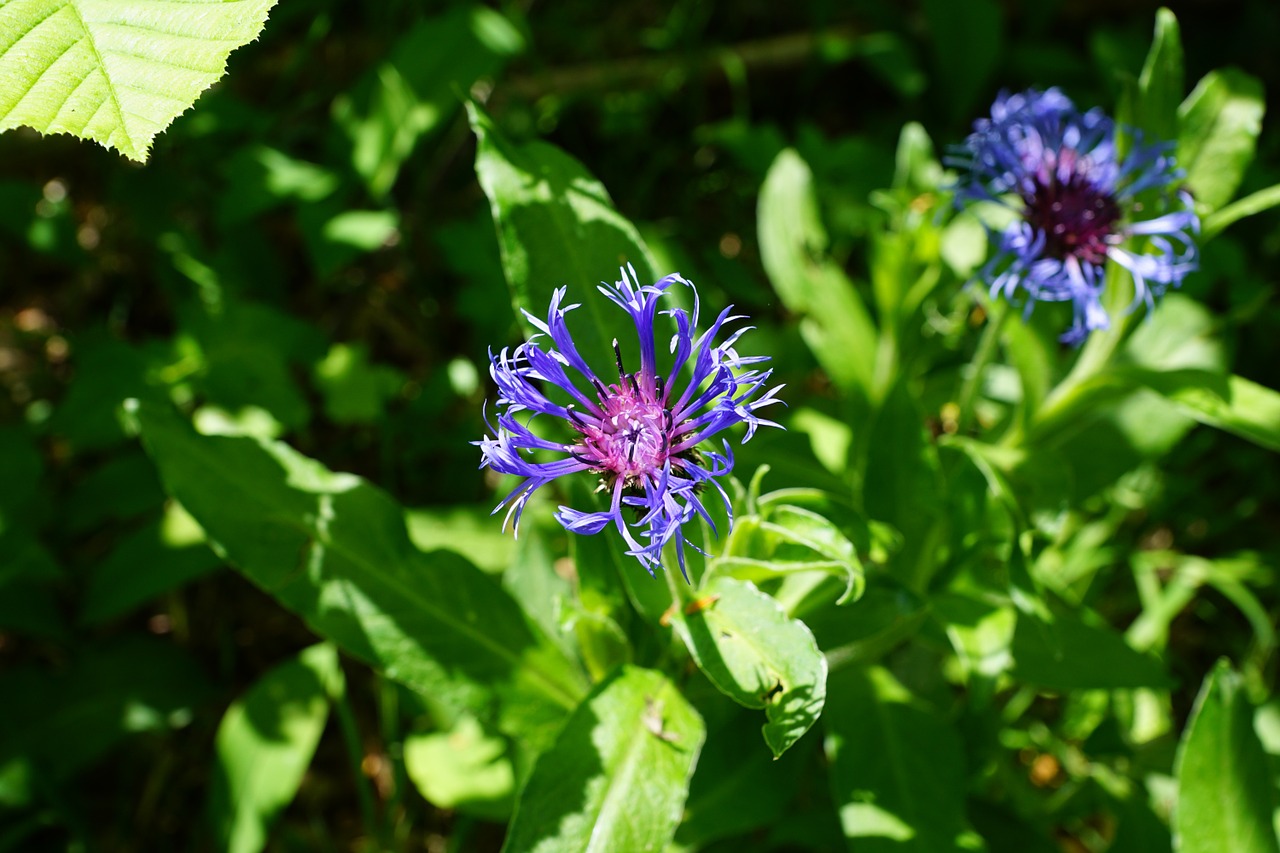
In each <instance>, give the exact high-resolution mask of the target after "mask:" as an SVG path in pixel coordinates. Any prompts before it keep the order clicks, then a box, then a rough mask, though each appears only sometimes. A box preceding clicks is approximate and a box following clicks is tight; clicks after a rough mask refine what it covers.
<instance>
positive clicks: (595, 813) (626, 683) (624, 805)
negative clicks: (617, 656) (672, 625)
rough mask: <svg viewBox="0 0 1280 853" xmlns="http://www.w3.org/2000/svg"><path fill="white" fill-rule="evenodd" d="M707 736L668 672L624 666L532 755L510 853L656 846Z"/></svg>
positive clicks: (664, 838)
mask: <svg viewBox="0 0 1280 853" xmlns="http://www.w3.org/2000/svg"><path fill="white" fill-rule="evenodd" d="M705 735H706V730H705V728H704V726H703V724H702V718H701V717H699V716H698V712H697V711H695V710H694V709H693V707H692V706H691V705H689V703H688V702H687V701H686V700H685V698H684V697H683V696H682V695H681V694H680V692H679V690H677V689H676V687H675V685H673V684H672V683H671V682H670V681H668V680H667V678H666V676H664V675H662V674H661V673H659V672H654V671H653V670H647V669H639V668H636V667H630V666H625V667H622V668H620V669H619V670H618V671H617V672H616V673H615V675H614V676H613V677H612V678H610V679H608V680H606V681H604V682H601V683H600V684H599V685H598V686H597V687H596V689H595V691H594V692H593V693H592V694H591V695H590V696H589V697H588V698H587V700H586V701H585V702H583V703H582V704H581V705H580V706H579V707H578V709H577V710H576V711H574V713H573V716H572V717H570V718H569V721H568V722H567V723H566V724H565V727H564V730H563V731H562V732H561V733H560V737H559V738H557V739H556V742H555V745H554V746H552V747H551V749H549V750H548V751H547V752H545V753H543V754H542V756H540V757H539V758H538V763H537V764H536V765H534V768H533V773H532V775H531V776H530V777H529V781H528V782H527V783H526V785H525V787H524V790H523V792H521V794H520V800H519V802H518V803H517V804H516V815H515V819H514V820H513V821H512V824H511V828H510V830H509V832H508V833H507V841H506V844H505V845H504V846H503V848H502V849H503V850H504V851H508V853H581V851H592V853H606V851H613V850H636V851H641V850H651V851H658V850H662V849H663V848H664V847H665V846H666V844H667V843H668V842H669V841H670V840H671V837H672V835H673V834H674V832H675V829H676V823H677V822H678V821H679V820H680V814H681V812H682V811H683V809H684V802H685V798H686V797H687V796H688V792H689V778H690V776H692V775H693V768H694V766H695V765H696V764H697V761H698V753H699V751H700V750H701V749H702V741H703V738H704V737H705Z"/></svg>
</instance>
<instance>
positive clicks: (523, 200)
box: [467, 103, 681, 369]
mask: <svg viewBox="0 0 1280 853" xmlns="http://www.w3.org/2000/svg"><path fill="white" fill-rule="evenodd" d="M467 110H468V113H469V114H470V116H471V129H472V130H473V131H474V132H475V135H476V176H477V177H478V178H479V179H480V186H481V187H482V188H483V189H484V192H485V195H486V196H488V198H489V207H490V210H491V212H492V213H493V221H494V224H495V225H496V227H497V229H498V247H499V248H500V249H501V251H502V268H503V271H504V272H505V273H506V277H507V284H508V286H509V287H510V288H511V300H512V304H513V305H514V306H515V308H516V309H517V317H518V318H519V319H520V320H521V322H523V323H524V324H525V327H526V329H529V330H530V331H532V329H531V327H529V326H528V323H527V322H526V321H524V318H523V316H522V315H520V314H519V313H518V312H519V309H521V308H524V309H526V310H527V311H529V312H530V313H531V314H533V316H535V317H539V318H545V317H546V312H547V306H548V305H549V304H550V302H551V294H552V291H554V290H555V289H556V288H557V287H565V286H567V287H568V288H569V298H568V300H567V303H568V304H573V303H575V302H576V303H580V304H581V305H582V307H581V308H579V309H578V310H577V311H575V312H573V313H572V314H571V315H570V317H569V324H570V327H571V328H572V329H573V332H574V340H575V342H576V343H577V346H578V351H579V352H580V353H582V356H583V358H584V359H585V360H586V361H587V363H588V364H596V365H600V366H601V369H603V366H605V365H612V364H613V360H614V359H613V347H612V345H611V343H612V341H613V340H614V339H617V340H618V341H619V343H620V344H621V345H622V347H623V350H624V352H626V351H627V348H628V347H629V346H634V343H633V342H634V340H635V335H636V333H635V325H634V323H633V322H632V321H631V319H630V317H629V316H628V315H627V313H626V312H625V311H620V310H618V309H617V307H616V306H614V305H613V303H611V302H609V300H607V299H605V298H604V297H602V296H601V295H600V294H599V293H597V292H596V286H597V285H598V284H599V283H600V282H602V281H608V282H613V281H616V280H617V279H618V270H619V268H620V267H622V266H624V265H626V264H631V265H632V266H633V267H634V268H635V271H636V275H637V276H638V277H639V279H640V283H641V284H650V283H652V282H653V281H654V280H655V279H656V277H657V276H656V274H655V273H656V269H655V263H654V261H653V258H652V256H651V255H650V254H649V250H648V249H647V248H646V247H645V245H644V241H643V240H642V239H641V237H640V233H639V232H638V231H637V230H636V228H635V226H634V225H632V224H631V223H630V222H628V221H627V220H626V219H625V218H624V217H623V216H622V215H621V214H619V213H618V212H617V211H616V210H615V209H614V206H613V201H612V200H611V199H610V198H609V193H608V192H607V191H606V190H605V188H604V185H603V184H601V183H600V182H599V181H597V180H596V179H595V178H594V177H592V176H591V173H590V172H588V171H587V170H586V168H585V167H583V165H582V164H581V163H579V162H578V161H577V160H574V159H573V158H572V157H570V156H569V155H568V154H566V153H565V152H563V151H561V150H560V149H559V148H556V147H555V146H553V145H551V144H549V143H546V142H542V141H540V140H531V141H529V142H525V143H523V144H520V143H515V142H512V141H511V140H509V139H507V138H506V137H504V136H503V135H502V133H501V132H500V131H499V130H498V128H497V126H496V125H495V124H494V123H493V120H492V119H490V118H489V117H488V116H487V115H485V113H484V112H483V111H482V110H481V109H480V108H479V107H478V106H476V105H475V104H474V103H469V104H468V105H467ZM677 298H681V297H677ZM660 322H668V321H666V320H665V319H664V320H661V321H660ZM671 328H672V329H674V326H672V327H671ZM658 339H659V340H664V339H665V338H664V336H663V334H662V333H661V331H659V333H658ZM632 363H636V362H634V361H633V362H632Z"/></svg>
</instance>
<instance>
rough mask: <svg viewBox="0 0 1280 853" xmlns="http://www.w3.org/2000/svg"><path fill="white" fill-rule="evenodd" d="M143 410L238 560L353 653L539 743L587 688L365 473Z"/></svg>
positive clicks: (507, 603)
mask: <svg viewBox="0 0 1280 853" xmlns="http://www.w3.org/2000/svg"><path fill="white" fill-rule="evenodd" d="M134 417H135V418H136V420H137V422H138V424H139V426H140V428H141V432H142V437H143V441H144V443H145V445H146V447H147V451H148V452H149V453H150V454H151V456H152V458H153V459H154V460H155V461H156V464H157V465H158V466H159V468H160V474H161V478H162V479H163V480H164V483H165V486H166V487H167V488H168V489H169V491H170V492H171V493H172V494H173V495H174V496H175V497H176V498H177V499H178V500H179V501H181V503H182V505H183V506H184V507H186V508H187V510H188V511H189V512H190V513H191V515H192V516H193V517H194V518H195V519H196V520H197V521H199V522H200V525H201V526H202V527H203V528H204V529H205V531H206V532H207V533H208V535H209V540H210V542H212V543H214V544H215V547H217V548H218V549H219V550H220V551H221V552H222V553H223V555H224V556H225V558H226V559H227V561H228V562H229V563H231V564H232V565H233V566H235V567H236V568H238V569H239V570H240V571H241V572H243V573H244V574H245V575H247V576H248V577H249V578H250V579H251V580H253V581H254V582H255V583H257V584H258V585H259V586H261V587H262V588H263V589H265V590H266V591H267V592H269V593H271V594H272V595H273V596H275V597H276V598H277V599H278V600H279V601H280V603H281V604H283V605H284V606H285V607H288V608H289V609H291V610H293V611H295V612H297V613H298V614H299V615H301V616H302V617H303V618H304V619H305V620H306V621H307V622H308V624H310V625H311V627H312V628H313V629H315V631H316V632H317V633H319V634H321V635H322V636H324V637H327V638H329V639H331V640H333V641H334V642H335V643H337V644H338V645H340V646H342V647H343V648H344V649H346V650H347V651H348V652H350V653H351V654H352V655H355V656H356V657H358V658H361V659H363V660H365V661H368V662H370V663H371V664H373V665H375V666H377V667H379V668H381V669H383V670H384V671H385V672H386V673H387V675H388V676H390V677H391V678H394V679H396V680H398V681H400V682H403V683H404V684H406V685H408V686H409V687H411V688H414V689H416V690H419V691H422V692H424V693H429V694H430V695H431V696H432V697H433V698H434V699H435V700H437V701H440V702H444V703H446V704H447V705H449V706H451V707H453V708H456V709H467V710H470V711H472V712H473V713H475V714H476V715H477V716H479V717H481V718H482V719H484V720H486V721H489V722H491V723H493V724H494V725H496V726H497V727H498V728H499V729H501V730H502V731H503V732H504V733H506V734H509V735H513V736H516V737H519V738H522V739H523V740H524V743H525V744H526V745H528V746H530V747H532V748H534V749H535V750H536V749H537V748H538V747H542V746H545V745H546V743H547V742H548V741H549V738H550V736H552V735H553V734H554V732H555V730H556V729H557V728H558V727H559V724H560V723H561V722H562V721H563V719H564V716H565V714H566V713H567V712H568V711H569V710H571V709H572V708H573V707H574V706H575V705H576V704H577V702H578V700H579V698H580V697H581V696H582V694H583V693H584V692H585V689H584V686H583V684H582V682H581V680H580V676H579V675H578V673H577V670H576V669H575V668H574V667H573V665H572V664H570V662H569V661H568V660H567V658H565V656H564V655H563V653H562V652H560V651H559V650H557V649H556V648H555V647H553V646H552V645H551V644H550V642H549V641H548V640H547V639H546V638H545V637H543V636H542V635H541V633H540V632H539V631H538V630H537V629H535V628H534V627H533V626H532V625H531V624H530V623H529V622H528V621H527V619H526V618H525V616H524V614H523V613H522V612H521V610H520V608H519V607H518V606H517V604H516V602H515V601H514V600H513V599H512V598H511V597H510V595H508V594H507V593H506V591H504V590H503V589H502V588H501V587H500V586H499V585H498V583H497V582H496V581H495V580H493V579H491V578H490V577H488V576H487V575H485V574H483V573H482V572H481V571H480V570H479V569H477V568H476V567H475V566H473V565H472V564H471V563H469V562H467V560H465V559H464V558H463V557H461V556H459V555H458V554H455V553H452V552H450V551H434V552H431V553H423V552H421V551H419V550H418V549H417V548H415V547H414V546H413V544H412V543H411V542H410V540H409V537H408V534H407V532H406V530H405V524H404V515H403V511H402V510H401V508H400V507H399V506H398V505H396V504H395V502H393V501H392V500H391V499H390V498H389V497H388V496H387V495H386V494H384V493H383V492H381V491H379V490H377V489H376V488H374V487H373V486H371V485H369V484H368V483H367V482H365V481H363V480H361V479H360V478H358V477H354V476H351V475H349V474H335V473H333V472H330V471H328V470H327V469H325V468H324V467H323V466H321V465H320V464H319V463H317V462H314V461H313V460H310V459H307V458H306V457H304V456H301V455H300V454H298V453H297V452H296V451H294V450H292V449H291V448H289V447H287V446H286V445H284V444H280V443H276V442H270V441H259V440H257V439H251V438H240V437H236V438H231V437H221V436H218V437H206V436H200V435H197V434H196V433H195V432H194V431H193V430H192V429H191V428H190V427H189V426H188V425H187V424H185V423H182V422H181V421H179V419H178V418H177V417H176V416H175V415H174V414H172V413H171V412H170V411H168V410H166V409H165V408H163V407H161V406H158V405H151V404H145V403H144V404H140V405H138V406H136V407H135V411H134Z"/></svg>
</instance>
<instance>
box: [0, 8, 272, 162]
mask: <svg viewBox="0 0 1280 853" xmlns="http://www.w3.org/2000/svg"><path fill="white" fill-rule="evenodd" d="M275 3H276V0H184V2H181V3H173V2H169V1H168V0H8V2H5V3H2V4H0V130H8V129H9V128H12V127H19V126H20V125H27V126H29V127H33V128H35V129H36V130H38V131H40V132H41V133H70V134H73V135H75V136H79V137H80V138H81V139H92V140H94V141H96V142H100V143H102V144H103V145H105V146H107V147H108V148H114V149H116V150H117V151H119V152H120V153H121V154H123V155H125V156H126V157H129V158H131V159H133V160H139V161H141V160H146V159H147V151H148V149H149V148H150V147H151V140H153V139H154V138H155V137H156V134H158V133H160V132H161V131H162V130H164V129H165V128H166V127H168V126H169V123H170V122H172V121H173V120H174V119H175V118H177V117H178V116H179V115H180V114H182V113H183V112H184V111H185V110H187V109H188V108H189V107H190V106H191V105H192V104H193V103H195V100H196V98H197V97H198V96H199V94H200V93H201V92H203V91H204V90H205V89H207V88H208V87H209V86H210V85H211V84H212V83H213V82H214V81H215V80H217V79H218V78H219V77H221V76H222V75H223V74H224V73H225V72H226V62H227V56H228V55H229V54H230V53H231V51H233V50H235V49H236V48H237V47H239V46H241V45H243V44H246V43H248V42H249V41H252V40H253V39H254V38H255V37H257V35H258V33H259V32H261V30H262V25H263V24H264V23H265V22H266V20H267V12H268V11H270V9H271V7H272V6H274V5H275Z"/></svg>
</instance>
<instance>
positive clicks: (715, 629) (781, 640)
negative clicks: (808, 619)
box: [674, 576, 827, 755]
mask: <svg viewBox="0 0 1280 853" xmlns="http://www.w3.org/2000/svg"><path fill="white" fill-rule="evenodd" d="M698 594H699V599H698V602H697V603H698V604H699V606H698V607H696V608H693V609H694V612H692V613H688V612H685V613H680V614H678V615H677V616H676V618H675V620H674V625H675V627H676V630H677V631H678V632H679V633H680V636H681V639H683V640H684V642H685V645H686V646H688V648H689V653H690V654H692V655H693V658H694V660H695V661H697V663H698V666H699V667H700V668H701V669H702V671H703V672H704V673H705V674H706V676H707V678H709V679H710V680H711V683H712V684H714V685H715V686H716V687H717V688H719V690H720V691H721V692H722V693H724V694H725V695H726V696H728V697H729V698H731V699H733V700H734V701H736V702H738V703H739V704H741V705H743V706H745V707H747V708H764V710H765V717H766V718H767V720H768V722H766V723H765V725H764V728H763V732H764V739H765V742H766V743H767V744H769V748H770V749H771V750H773V754H774V755H781V754H782V753H784V752H786V751H787V749H788V748H790V746H791V745H792V744H793V743H795V742H796V741H797V740H799V739H800V736H801V735H803V734H804V733H805V732H807V731H808V730H809V728H810V727H811V726H812V725H813V724H814V722H815V721H816V720H817V719H818V716H819V715H820V714H821V713H822V705H823V702H824V701H825V698H826V693H827V661H826V658H824V657H823V656H822V652H820V651H818V644H817V642H815V641H814V639H813V634H812V633H810V631H809V629H808V628H807V627H805V624H804V623H803V622H800V621H799V620H796V619H791V618H789V617H788V616H787V614H786V612H785V611H784V610H783V609H782V605H780V604H779V603H778V602H777V601H775V600H774V599H773V598H771V597H770V596H768V595H765V594H764V593H763V592H761V591H760V590H758V589H756V587H755V585H754V584H752V583H750V582H748V581H740V580H736V579H734V578H731V577H725V576H717V577H712V578H711V579H710V580H709V581H708V582H707V583H706V584H704V585H703V586H702V587H701V588H700V589H699V590H698ZM686 610H687V609H686Z"/></svg>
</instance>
